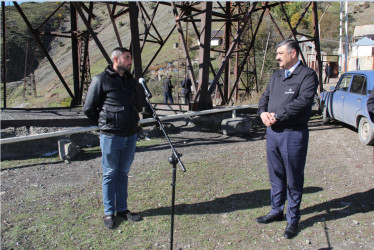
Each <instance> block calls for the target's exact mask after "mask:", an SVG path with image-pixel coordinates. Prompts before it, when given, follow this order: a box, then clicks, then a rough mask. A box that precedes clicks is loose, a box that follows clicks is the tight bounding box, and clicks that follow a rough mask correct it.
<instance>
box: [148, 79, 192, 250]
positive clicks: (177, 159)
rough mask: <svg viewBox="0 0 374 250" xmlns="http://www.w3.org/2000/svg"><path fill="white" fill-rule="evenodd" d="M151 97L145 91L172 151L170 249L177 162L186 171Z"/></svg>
mask: <svg viewBox="0 0 374 250" xmlns="http://www.w3.org/2000/svg"><path fill="white" fill-rule="evenodd" d="M143 88H144V86H143ZM151 97H152V95H151V93H150V92H149V91H145V99H146V101H147V103H148V105H149V107H150V108H151V110H152V113H153V118H155V119H156V121H157V122H158V124H159V125H160V128H161V130H162V132H163V133H164V135H165V138H166V140H167V141H168V143H169V145H170V148H171V151H172V155H171V156H170V157H169V158H168V161H169V163H170V164H172V165H173V177H172V182H171V186H172V193H171V218H170V220H171V222H170V225H171V226H170V249H171V250H172V249H173V239H174V211H175V186H176V180H177V163H179V166H180V167H181V168H182V171H183V172H186V168H185V167H184V165H183V163H182V161H181V159H180V157H181V156H182V154H178V153H177V151H176V150H175V148H174V146H173V144H172V143H171V141H170V138H169V136H168V135H167V133H166V131H165V128H164V125H163V124H162V122H161V120H160V118H159V117H158V115H157V114H156V111H155V109H154V108H153V106H152V105H151V101H150V100H149V98H151Z"/></svg>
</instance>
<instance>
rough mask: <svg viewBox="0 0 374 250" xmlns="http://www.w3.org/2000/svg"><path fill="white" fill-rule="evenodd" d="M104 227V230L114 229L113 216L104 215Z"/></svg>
mask: <svg viewBox="0 0 374 250" xmlns="http://www.w3.org/2000/svg"><path fill="white" fill-rule="evenodd" d="M104 225H105V227H106V228H109V229H113V228H114V215H112V214H111V215H105V216H104Z"/></svg>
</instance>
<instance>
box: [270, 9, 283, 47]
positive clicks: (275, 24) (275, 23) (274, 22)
mask: <svg viewBox="0 0 374 250" xmlns="http://www.w3.org/2000/svg"><path fill="white" fill-rule="evenodd" d="M267 13H268V15H269V17H270V20H271V21H272V23H273V24H274V26H275V28H276V29H277V31H278V34H279V35H280V36H281V37H282V40H285V38H284V35H283V34H282V31H281V30H280V28H279V26H278V24H277V22H276V21H275V20H274V17H273V15H272V14H271V11H270V9H267Z"/></svg>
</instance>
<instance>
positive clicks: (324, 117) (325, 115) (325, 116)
mask: <svg viewBox="0 0 374 250" xmlns="http://www.w3.org/2000/svg"><path fill="white" fill-rule="evenodd" d="M330 120H331V118H330V116H329V114H328V112H327V106H324V107H323V111H322V122H323V124H327V123H329V122H330Z"/></svg>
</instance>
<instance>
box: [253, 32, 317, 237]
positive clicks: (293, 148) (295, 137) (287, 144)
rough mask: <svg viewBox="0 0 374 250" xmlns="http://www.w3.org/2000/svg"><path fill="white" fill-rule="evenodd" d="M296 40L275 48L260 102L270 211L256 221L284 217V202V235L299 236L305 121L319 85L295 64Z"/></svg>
mask: <svg viewBox="0 0 374 250" xmlns="http://www.w3.org/2000/svg"><path fill="white" fill-rule="evenodd" d="M299 53H300V48H299V45H298V44H297V42H296V41H295V40H292V39H288V40H284V41H282V42H281V43H279V44H278V45H277V54H276V60H277V61H278V63H279V66H280V68H281V69H280V70H277V71H276V72H274V73H273V75H272V76H271V78H270V81H269V84H268V86H267V87H266V90H265V92H264V93H263V95H262V96H261V98H260V101H259V105H258V115H259V116H260V117H261V120H262V122H263V123H264V124H265V125H266V127H267V128H266V148H267V163H268V173H269V180H270V184H271V211H270V212H269V213H268V214H267V215H264V216H261V217H258V218H257V219H256V221H257V222H258V223H270V222H273V221H281V220H283V219H284V215H283V210H284V206H285V201H286V198H287V200H288V206H287V213H286V218H287V226H286V229H285V231H284V237H285V238H287V239H291V238H293V237H294V236H296V234H297V232H298V224H299V220H300V204H301V198H302V194H303V185H304V168H305V162H306V155H307V150H308V140H309V130H308V121H309V119H310V115H311V108H312V105H313V99H314V96H315V93H316V90H317V86H318V78H317V74H316V72H315V71H314V70H312V69H310V68H308V67H307V66H305V65H303V64H302V63H301V62H300V61H299V60H298V57H299Z"/></svg>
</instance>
